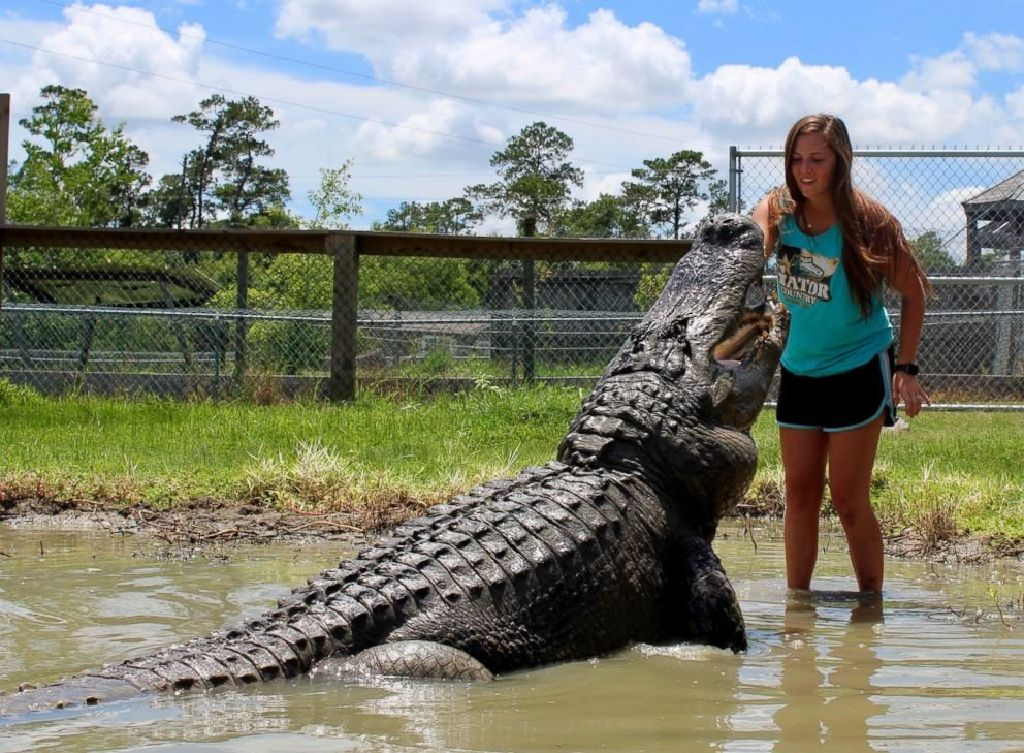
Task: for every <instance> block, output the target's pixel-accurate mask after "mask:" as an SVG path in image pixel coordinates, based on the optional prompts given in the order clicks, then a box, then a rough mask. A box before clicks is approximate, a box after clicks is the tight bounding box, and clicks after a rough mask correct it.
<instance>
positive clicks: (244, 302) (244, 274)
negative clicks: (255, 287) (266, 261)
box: [235, 251, 249, 388]
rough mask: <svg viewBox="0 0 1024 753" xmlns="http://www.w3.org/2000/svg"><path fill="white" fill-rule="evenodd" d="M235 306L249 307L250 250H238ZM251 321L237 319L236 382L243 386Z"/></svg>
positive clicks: (237, 307) (240, 309)
mask: <svg viewBox="0 0 1024 753" xmlns="http://www.w3.org/2000/svg"><path fill="white" fill-rule="evenodd" d="M235 308H236V309H237V310H238V311H239V312H242V311H245V310H247V309H248V308H249V252H248V251H239V252H238V265H237V267H236V268H235ZM248 330H249V323H248V322H247V321H246V320H245V317H244V316H239V317H237V318H236V319H235V384H236V386H237V387H238V388H241V386H242V380H243V379H245V361H246V350H247V348H246V341H247V340H248Z"/></svg>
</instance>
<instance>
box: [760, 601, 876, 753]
mask: <svg viewBox="0 0 1024 753" xmlns="http://www.w3.org/2000/svg"><path fill="white" fill-rule="evenodd" d="M830 601H832V602H834V601H839V604H838V605H835V604H834V603H833V604H832V606H833V607H836V608H837V611H842V609H843V608H844V607H847V608H848V610H849V615H850V617H849V624H848V625H847V626H846V628H845V629H839V630H828V629H824V628H823V625H822V622H823V620H822V619H821V617H820V615H819V609H821V608H822V607H823V606H828V602H830ZM844 602H845V603H844ZM883 620H884V614H883V607H882V599H881V598H880V597H877V596H873V597H859V596H858V595H850V596H848V597H845V598H842V597H839V598H838V599H836V598H833V599H831V600H829V599H825V598H821V597H818V596H816V595H815V594H813V593H799V594H791V595H790V596H789V597H788V598H787V600H786V607H785V622H784V625H783V640H784V646H785V647H786V648H788V649H789V652H788V654H787V655H786V656H785V658H784V660H783V662H782V665H781V673H780V675H781V676H780V686H781V690H782V696H783V701H784V705H783V706H782V708H780V709H779V711H778V712H777V713H776V714H775V717H774V720H775V723H776V725H778V728H779V737H778V742H777V744H776V746H775V750H777V751H779V752H780V753H794V751H802V750H815V749H818V748H824V747H826V746H827V747H829V748H830V749H831V750H841V751H844V753H861V751H864V752H867V751H874V750H875V748H873V747H872V746H871V743H870V742H869V740H868V737H869V724H868V720H869V719H871V717H873V716H875V715H876V714H879V713H882V709H881V708H880V707H879V705H878V704H877V702H876V694H877V689H876V688H875V687H874V686H872V684H871V679H872V676H873V675H874V673H875V672H876V670H878V668H879V667H880V666H881V665H882V662H881V660H880V659H879V658H878V654H877V652H876V650H875V644H876V642H877V636H876V634H875V631H874V627H875V626H880V625H881V624H882V623H883Z"/></svg>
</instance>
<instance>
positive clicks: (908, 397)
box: [892, 371, 932, 418]
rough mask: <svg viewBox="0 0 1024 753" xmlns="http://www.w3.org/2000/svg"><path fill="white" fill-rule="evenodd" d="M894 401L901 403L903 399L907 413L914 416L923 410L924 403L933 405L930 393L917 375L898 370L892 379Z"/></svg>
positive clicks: (911, 416)
mask: <svg viewBox="0 0 1024 753" xmlns="http://www.w3.org/2000/svg"><path fill="white" fill-rule="evenodd" d="M892 392H893V395H892V396H893V401H894V402H895V403H896V404H897V405H899V404H900V402H901V401H902V402H903V404H904V405H905V406H906V407H907V415H908V416H910V418H913V417H914V416H916V415H917V414H918V413H920V412H921V406H922V405H931V404H932V401H931V400H930V399H929V398H928V393H927V392H925V391H924V387H922V386H921V383H920V382H918V381H917V377H916V376H910V374H907V373H905V372H902V371H897V372H896V374H895V375H894V376H893V381H892Z"/></svg>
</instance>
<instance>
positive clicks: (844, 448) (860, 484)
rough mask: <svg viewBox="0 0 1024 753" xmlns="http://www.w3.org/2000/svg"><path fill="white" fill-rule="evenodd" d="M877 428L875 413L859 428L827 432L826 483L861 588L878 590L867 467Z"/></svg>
mask: <svg viewBox="0 0 1024 753" xmlns="http://www.w3.org/2000/svg"><path fill="white" fill-rule="evenodd" d="M881 431H882V417H881V416H879V417H878V419H876V420H875V421H873V422H872V423H870V424H868V425H867V426H865V427H863V428H860V429H855V430H853V431H843V432H837V433H835V434H831V435H829V448H828V486H829V490H830V491H831V492H832V505H833V507H835V508H836V513H837V514H838V515H839V522H840V523H842V524H843V531H844V532H845V533H846V543H847V544H848V545H849V547H850V560H851V561H852V562H853V571H854V573H855V574H856V575H857V584H858V585H859V586H860V590H861V591H881V590H882V580H883V576H884V569H885V567H884V563H883V559H884V546H883V544H882V531H881V529H880V528H879V527H878V518H876V517H875V511H874V510H873V509H872V508H871V469H872V468H873V467H874V465H875V451H876V449H877V448H878V435H879V434H880V433H881Z"/></svg>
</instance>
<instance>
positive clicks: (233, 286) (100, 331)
mask: <svg viewBox="0 0 1024 753" xmlns="http://www.w3.org/2000/svg"><path fill="white" fill-rule="evenodd" d="M14 232H16V229H9V230H8V231H7V233H6V234H5V235H4V236H3V237H4V238H5V247H6V249H5V250H6V253H5V263H4V269H3V279H2V284H3V291H4V304H3V307H2V308H0V378H3V379H7V380H9V381H11V382H14V383H17V384H23V385H28V386H31V387H33V388H35V389H38V390H40V391H42V392H45V393H47V394H63V393H67V392H71V391H84V392H90V393H101V394H119V395H156V396H162V397H175V398H185V397H197V398H205V397H209V398H215V399H218V398H227V397H244V398H248V399H255V400H258V401H272V400H278V399H286V398H292V397H295V396H298V395H308V394H319V395H323V394H330V392H331V385H330V383H331V380H332V378H333V376H334V374H332V369H336V368H338V366H339V365H338V364H337V363H332V360H334V361H336V360H341V361H342V362H344V363H342V364H341V366H340V368H341V369H342V370H345V369H351V370H352V371H354V373H355V375H357V377H358V380H359V384H360V385H361V386H363V387H366V388H370V389H378V390H386V391H395V390H419V389H423V388H427V389H434V388H441V389H444V388H449V389H450V388H457V387H461V386H466V385H472V384H507V383H523V382H534V381H536V382H544V381H552V380H554V381H561V382H567V381H568V382H578V383H580V384H582V385H590V384H592V383H593V382H594V380H595V379H596V378H597V376H598V375H599V374H600V373H601V372H602V371H603V369H604V367H605V366H606V365H607V363H608V361H609V359H610V358H611V356H612V355H613V354H614V353H615V352H616V351H617V350H618V348H619V347H620V346H621V344H622V343H623V342H624V340H625V338H626V336H627V334H628V332H629V330H630V328H631V327H632V326H633V324H635V323H636V322H637V321H638V320H639V318H640V316H641V315H642V314H643V313H644V311H645V310H646V309H647V307H648V306H649V304H650V303H652V302H653V300H654V298H656V296H657V294H658V293H659V292H660V287H661V285H662V284H663V282H664V279H665V278H666V277H667V275H668V273H669V271H670V270H671V268H672V266H673V264H674V261H675V259H677V258H678V257H679V256H681V255H682V254H683V253H684V252H685V250H686V248H687V247H688V242H670V241H563V240H547V239H536V240H525V239H517V240H513V241H509V240H506V239H498V238H471V237H465V236H460V237H453V238H449V239H444V238H441V237H437V236H433V237H429V236H415V235H411V234H398V233H393V234H392V233H348V234H345V233H341V234H334V233H309V232H303V231H295V232H291V231H278V232H274V233H269V232H268V233H264V234H263V235H261V236H259V237H258V238H256V237H254V236H253V234H250V233H247V232H245V231H238V232H237V233H229V232H224V233H212V232H206V233H204V232H202V231H195V232H191V233H177V232H172V233H167V232H160V231H157V232H151V233H147V232H145V231H133V232H131V233H120V232H118V231H113V230H108V231H103V233H102V235H101V237H97V236H96V235H95V234H93V233H90V232H89V231H88V230H86V229H71V228H67V229H47V230H46V231H45V232H43V233H41V234H37V235H36V236H32V237H21V238H20V239H19V240H17V241H16V242H14V243H13V245H12V233H14ZM293 238H294V239H298V240H297V241H294V242H293V241H292V240H289V239H293ZM339 238H341V239H344V243H343V245H345V244H349V245H350V246H351V248H352V250H353V251H356V249H358V250H357V253H355V254H354V257H355V258H356V259H357V260H353V259H352V258H349V265H350V266H349V267H348V268H345V267H339V264H338V262H337V260H336V259H335V257H334V256H333V255H332V252H331V247H332V244H336V242H337V239H339ZM296 244H298V245H297V246H296ZM168 246H179V247H180V248H168ZM265 248H269V249H271V250H264V249H265ZM530 254H532V257H533V258H521V257H522V256H524V255H530ZM346 308H349V309H351V315H352V317H353V319H354V321H353V322H352V324H353V325H354V326H353V327H352V341H353V342H351V343H349V344H345V343H341V344H339V343H337V339H338V337H339V332H342V334H344V333H343V331H344V330H345V329H346V323H345V322H344V321H343V320H344V318H345V314H344V312H343V311H341V312H339V309H346ZM347 361H350V362H351V363H348V362H347Z"/></svg>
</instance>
